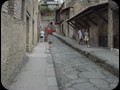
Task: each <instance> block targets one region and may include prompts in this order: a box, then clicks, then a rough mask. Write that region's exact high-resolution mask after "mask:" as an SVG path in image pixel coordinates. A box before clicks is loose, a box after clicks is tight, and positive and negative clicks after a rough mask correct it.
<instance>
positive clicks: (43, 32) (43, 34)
mask: <svg viewBox="0 0 120 90" xmlns="http://www.w3.org/2000/svg"><path fill="white" fill-rule="evenodd" d="M48 29H49V30H55V27H54V25H53V23H52V22H50V23H49V24H48V26H47V27H46V28H45V30H41V31H40V41H43V42H44V41H47V38H48V34H49V33H48V32H47V30H48Z"/></svg>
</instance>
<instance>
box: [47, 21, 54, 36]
mask: <svg viewBox="0 0 120 90" xmlns="http://www.w3.org/2000/svg"><path fill="white" fill-rule="evenodd" d="M47 29H48V33H49V34H52V32H54V31H55V26H54V25H53V22H50V23H49V24H48V26H47Z"/></svg>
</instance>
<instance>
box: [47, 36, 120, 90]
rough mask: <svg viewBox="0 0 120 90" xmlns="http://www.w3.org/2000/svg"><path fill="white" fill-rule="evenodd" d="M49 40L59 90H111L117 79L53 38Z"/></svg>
mask: <svg viewBox="0 0 120 90" xmlns="http://www.w3.org/2000/svg"><path fill="white" fill-rule="evenodd" d="M49 40H50V41H51V42H52V44H50V47H51V54H52V57H53V59H54V64H55V71H56V76H57V82H58V85H59V88H60V90H112V89H114V88H115V87H116V86H117V84H118V81H119V79H118V78H117V77H116V76H114V75H112V74H111V73H109V72H108V71H106V70H105V69H103V68H102V67H100V66H98V65H96V64H95V63H94V62H92V61H91V60H89V59H88V58H86V57H85V56H83V55H81V54H80V53H78V52H77V51H75V50H74V49H72V48H71V47H69V46H67V45H66V44H64V43H63V42H61V41H60V40H59V39H57V38H56V37H54V36H50V37H49Z"/></svg>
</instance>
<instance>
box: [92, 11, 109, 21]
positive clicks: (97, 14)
mask: <svg viewBox="0 0 120 90" xmlns="http://www.w3.org/2000/svg"><path fill="white" fill-rule="evenodd" d="M94 13H95V14H96V16H98V17H99V18H101V19H103V20H104V21H105V22H106V23H108V20H107V19H105V18H104V17H103V16H101V15H100V14H99V13H97V12H96V11H94Z"/></svg>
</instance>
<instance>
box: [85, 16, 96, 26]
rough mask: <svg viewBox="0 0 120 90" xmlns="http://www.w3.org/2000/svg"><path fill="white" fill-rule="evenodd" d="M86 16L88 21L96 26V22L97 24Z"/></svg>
mask: <svg viewBox="0 0 120 90" xmlns="http://www.w3.org/2000/svg"><path fill="white" fill-rule="evenodd" d="M86 18H87V19H88V20H89V21H90V22H92V23H93V24H94V25H96V26H98V24H97V23H96V22H95V21H93V20H92V19H90V18H89V17H88V16H86Z"/></svg>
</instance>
